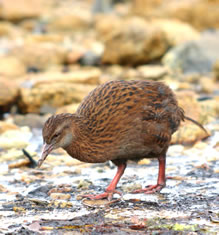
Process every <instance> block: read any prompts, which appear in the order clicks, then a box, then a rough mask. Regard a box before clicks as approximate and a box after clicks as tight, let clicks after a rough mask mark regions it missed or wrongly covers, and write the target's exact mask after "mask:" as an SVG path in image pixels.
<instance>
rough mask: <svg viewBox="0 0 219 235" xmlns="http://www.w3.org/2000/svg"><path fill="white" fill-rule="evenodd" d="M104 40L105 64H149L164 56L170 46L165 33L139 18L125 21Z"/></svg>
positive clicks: (103, 59)
mask: <svg viewBox="0 0 219 235" xmlns="http://www.w3.org/2000/svg"><path fill="white" fill-rule="evenodd" d="M100 39H101V38H100ZM103 39H104V43H105V50H104V52H103V55H102V63H104V64H123V65H140V64H144V63H148V62H150V61H153V60H155V59H159V58H160V57H161V56H162V55H164V53H165V52H166V50H167V48H168V46H169V45H168V41H167V39H166V36H165V34H164V32H163V31H162V30H161V29H160V28H159V27H157V26H154V25H153V24H151V23H150V22H147V21H145V20H144V19H142V18H139V17H132V18H128V19H124V20H123V21H121V23H120V24H117V25H116V26H115V29H114V30H112V31H111V33H109V34H108V38H107V40H106V38H105V36H103ZM118 48H119V50H118Z"/></svg>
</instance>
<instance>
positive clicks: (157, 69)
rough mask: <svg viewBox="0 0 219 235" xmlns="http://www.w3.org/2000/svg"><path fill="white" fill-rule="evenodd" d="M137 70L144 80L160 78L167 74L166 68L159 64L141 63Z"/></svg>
mask: <svg viewBox="0 0 219 235" xmlns="http://www.w3.org/2000/svg"><path fill="white" fill-rule="evenodd" d="M137 71H138V73H139V76H140V77H142V78H143V79H144V80H160V79H162V78H163V77H164V76H165V75H167V74H168V69H167V68H166V67H164V66H160V65H142V66H139V67H137Z"/></svg>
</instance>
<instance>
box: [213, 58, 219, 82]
mask: <svg viewBox="0 0 219 235" xmlns="http://www.w3.org/2000/svg"><path fill="white" fill-rule="evenodd" d="M214 76H215V78H216V79H217V81H219V60H218V61H216V63H215V64H214Z"/></svg>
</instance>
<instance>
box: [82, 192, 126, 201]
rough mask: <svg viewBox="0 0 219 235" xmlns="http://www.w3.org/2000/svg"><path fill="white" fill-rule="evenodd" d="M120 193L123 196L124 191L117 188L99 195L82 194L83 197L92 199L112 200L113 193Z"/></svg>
mask: <svg viewBox="0 0 219 235" xmlns="http://www.w3.org/2000/svg"><path fill="white" fill-rule="evenodd" d="M115 193H117V194H119V195H120V196H122V193H121V192H119V191H117V190H110V191H106V192H104V193H101V194H97V195H92V194H85V195H81V196H82V197H83V198H89V199H91V200H99V199H105V198H106V199H108V201H111V200H112V198H113V194H115Z"/></svg>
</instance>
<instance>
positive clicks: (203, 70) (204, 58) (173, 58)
mask: <svg viewBox="0 0 219 235" xmlns="http://www.w3.org/2000/svg"><path fill="white" fill-rule="evenodd" d="M218 37H219V31H218V32H212V33H210V32H209V33H205V34H202V36H201V38H200V39H199V40H196V41H191V42H186V43H183V44H181V45H179V46H176V47H174V48H172V49H171V50H170V51H169V52H168V53H167V54H166V55H165V56H164V57H163V60H162V62H163V64H164V65H166V66H167V67H169V68H171V69H172V70H174V71H176V72H177V71H178V72H183V73H185V74H194V73H198V74H208V73H210V72H211V71H212V68H213V65H214V64H215V63H216V61H217V60H218V59H219V55H218V53H217V51H218V50H219V40H218Z"/></svg>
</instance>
